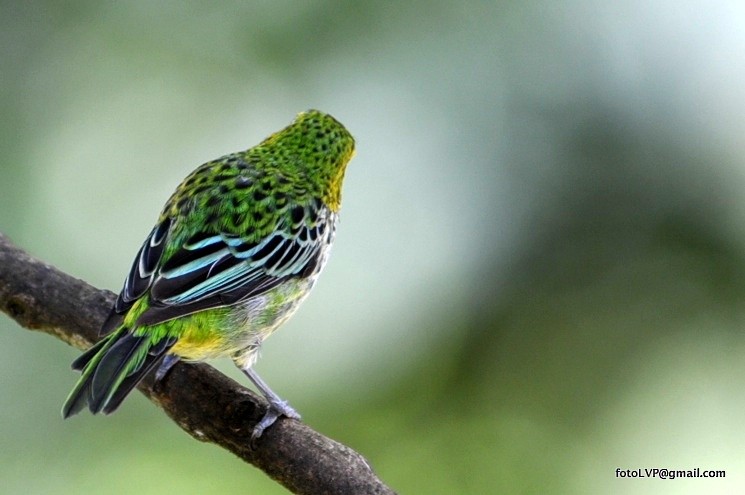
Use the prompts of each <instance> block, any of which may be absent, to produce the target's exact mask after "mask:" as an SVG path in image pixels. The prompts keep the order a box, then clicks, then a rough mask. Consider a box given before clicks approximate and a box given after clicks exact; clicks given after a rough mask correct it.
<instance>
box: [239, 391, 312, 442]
mask: <svg viewBox="0 0 745 495" xmlns="http://www.w3.org/2000/svg"><path fill="white" fill-rule="evenodd" d="M281 416H285V417H287V418H290V419H300V415H299V414H298V413H297V412H296V411H295V410H294V409H293V408H292V407H290V405H289V404H288V403H287V401H284V400H270V401H269V408H268V409H267V411H266V414H264V417H263V418H261V421H259V422H258V423H257V424H256V426H255V427H254V431H253V432H252V433H251V440H252V441H256V439H258V438H259V437H260V436H261V435H263V434H264V431H265V430H266V429H267V428H269V427H270V426H272V425H273V424H274V422H275V421H277V419H279V418H280V417H281Z"/></svg>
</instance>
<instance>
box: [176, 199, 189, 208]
mask: <svg viewBox="0 0 745 495" xmlns="http://www.w3.org/2000/svg"><path fill="white" fill-rule="evenodd" d="M188 204H189V197H188V196H182V197H181V199H179V200H178V202H177V203H176V208H178V209H179V210H184V209H185V208H186V206H187V205H188Z"/></svg>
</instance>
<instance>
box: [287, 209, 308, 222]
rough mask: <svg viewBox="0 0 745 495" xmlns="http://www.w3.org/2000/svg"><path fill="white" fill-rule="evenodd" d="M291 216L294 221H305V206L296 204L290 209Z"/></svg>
mask: <svg viewBox="0 0 745 495" xmlns="http://www.w3.org/2000/svg"><path fill="white" fill-rule="evenodd" d="M290 216H291V217H292V223H300V222H302V221H303V217H304V216H305V208H303V207H302V206H296V207H294V208H293V209H292V211H290Z"/></svg>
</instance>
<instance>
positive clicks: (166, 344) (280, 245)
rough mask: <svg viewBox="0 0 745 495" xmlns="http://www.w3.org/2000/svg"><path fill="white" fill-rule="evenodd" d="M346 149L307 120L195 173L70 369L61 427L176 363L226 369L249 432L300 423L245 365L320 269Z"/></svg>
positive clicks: (342, 131)
mask: <svg viewBox="0 0 745 495" xmlns="http://www.w3.org/2000/svg"><path fill="white" fill-rule="evenodd" d="M354 154H355V140H354V138H353V137H352V135H351V134H350V133H349V131H347V129H346V128H345V127H344V126H343V125H342V124H341V123H340V122H339V121H337V120H336V119H335V118H334V117H332V116H331V115H329V114H327V113H324V112H321V111H318V110H308V111H306V112H301V113H299V114H298V115H297V116H296V118H295V119H294V121H293V122H292V123H291V124H290V125H288V126H287V127H285V128H284V129H282V130H280V131H278V132H275V133H273V134H271V135H270V136H269V137H267V138H266V139H265V140H263V141H262V142H261V143H260V144H258V145H257V146H254V147H253V148H250V149H248V150H246V151H241V152H236V153H231V154H228V155H225V156H223V157H221V158H218V159H216V160H213V161H210V162H207V163H205V164H203V165H201V166H199V167H197V168H196V169H195V170H194V171H193V172H192V173H191V174H189V175H188V176H187V177H186V178H185V179H184V180H183V182H181V184H180V185H179V186H178V187H177V188H176V190H175V192H174V193H173V194H172V195H171V197H170V198H169V199H168V201H167V202H166V204H165V206H164V207H163V210H162V211H161V213H160V215H159V217H158V220H157V222H156V224H155V226H154V227H153V229H152V230H151V231H150V234H149V235H148V236H147V238H146V239H145V241H144V243H143V244H142V247H141V248H140V250H139V252H138V253H137V255H136V256H135V259H134V261H133V263H132V267H131V269H130V271H129V274H128V275H127V277H126V279H125V281H124V286H123V288H122V290H121V292H120V293H119V295H118V297H117V298H116V301H115V303H114V304H113V307H112V308H111V311H110V312H109V315H108V317H107V318H106V320H105V321H104V323H103V325H102V327H101V330H100V332H99V336H100V337H101V338H100V340H99V341H98V342H97V343H95V344H94V345H93V346H92V347H90V348H89V349H88V350H87V351H85V352H84V353H83V354H82V355H80V357H78V358H77V359H76V360H74V361H73V363H72V368H73V369H74V370H76V371H81V372H82V374H81V376H80V378H79V380H78V382H77V383H76V385H75V386H74V388H73V389H72V391H71V392H70V394H69V395H68V397H67V399H66V401H65V403H64V405H63V407H62V416H63V417H64V418H68V417H70V416H73V415H75V414H77V413H79V412H80V411H82V410H83V409H85V407H86V406H87V407H88V409H89V410H90V411H91V413H93V414H97V413H104V414H109V413H112V412H114V411H115V410H116V409H117V408H118V407H119V406H120V404H121V403H122V401H123V400H124V399H125V398H126V397H127V395H128V394H129V393H130V392H131V391H132V389H133V388H134V387H135V386H136V385H137V384H138V383H139V382H140V381H141V380H142V379H143V378H144V377H145V375H147V374H148V373H149V372H150V371H152V370H155V378H156V380H157V381H160V380H162V379H163V378H164V377H165V376H166V375H167V373H168V371H169V370H170V369H171V368H172V367H173V365H175V364H176V363H177V362H179V361H185V362H194V361H203V360H207V359H214V358H220V357H230V358H231V359H232V360H233V362H234V363H235V365H236V366H237V367H238V368H239V369H240V370H241V371H242V372H243V373H244V374H245V375H246V376H247V377H248V379H249V380H250V381H251V382H252V383H253V384H254V385H255V386H256V388H257V389H258V390H259V391H260V392H261V394H262V395H263V396H264V398H265V399H266V400H267V402H268V404H269V405H268V408H267V411H266V413H265V415H264V416H263V417H262V419H261V420H260V421H259V422H258V423H257V424H256V426H255V428H254V430H253V431H252V438H253V439H256V438H259V437H260V436H261V435H262V434H263V432H264V431H265V430H266V429H267V428H268V427H270V426H271V425H272V424H273V423H274V422H275V421H276V420H277V419H278V418H280V417H282V416H285V417H288V418H293V419H299V418H300V415H299V414H298V413H297V412H296V411H295V410H294V409H293V408H292V407H290V405H289V404H288V403H287V402H286V401H284V400H282V399H281V398H280V397H279V396H278V395H277V394H276V393H274V392H273V391H272V390H271V388H269V386H268V385H267V384H266V383H265V382H264V381H263V380H262V379H261V378H260V377H259V375H258V374H257V373H256V371H255V370H254V369H253V365H254V364H255V362H256V359H257V357H258V355H259V350H260V348H261V345H262V343H263V341H264V340H265V339H266V338H267V337H268V336H269V335H270V334H271V333H272V332H274V331H275V330H276V329H277V328H278V327H279V326H280V325H282V324H283V323H284V322H285V321H287V319H288V318H290V316H292V314H293V313H295V311H296V310H297V309H298V307H299V305H300V304H301V303H302V302H303V300H304V299H305V298H306V297H307V296H308V293H309V292H310V291H311V289H312V288H313V286H314V285H315V283H316V281H317V279H318V276H319V274H320V272H321V270H322V269H323V267H324V266H325V265H326V262H327V260H328V256H329V251H330V249H331V245H332V243H333V241H334V237H335V234H336V227H337V222H338V219H339V210H340V208H341V187H342V182H343V180H344V174H345V171H346V168H347V164H348V163H349V161H350V160H351V159H352V157H353V156H354Z"/></svg>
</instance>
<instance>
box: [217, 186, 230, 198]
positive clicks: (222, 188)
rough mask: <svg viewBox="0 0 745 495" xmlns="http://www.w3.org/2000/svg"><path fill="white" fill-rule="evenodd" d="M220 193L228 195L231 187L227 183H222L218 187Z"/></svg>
mask: <svg viewBox="0 0 745 495" xmlns="http://www.w3.org/2000/svg"><path fill="white" fill-rule="evenodd" d="M217 192H218V194H221V195H223V196H224V195H226V194H228V193H229V192H230V188H229V187H228V186H227V184H220V186H219V187H218V188H217Z"/></svg>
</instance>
